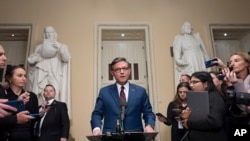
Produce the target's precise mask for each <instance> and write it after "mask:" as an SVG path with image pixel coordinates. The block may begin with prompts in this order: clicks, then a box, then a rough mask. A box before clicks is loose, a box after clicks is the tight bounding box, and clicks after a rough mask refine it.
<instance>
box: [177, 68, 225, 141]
mask: <svg viewBox="0 0 250 141" xmlns="http://www.w3.org/2000/svg"><path fill="white" fill-rule="evenodd" d="M190 86H191V88H192V90H193V91H208V93H209V114H208V115H207V117H206V118H204V119H201V120H199V121H197V120H193V119H190V118H189V116H190V115H191V114H192V112H191V111H192V109H189V108H188V107H187V109H185V110H183V111H182V113H181V118H182V123H183V126H184V127H185V128H187V129H189V131H188V132H187V134H186V135H185V136H184V139H183V141H211V140H213V141H227V134H226V131H225V127H224V124H225V112H226V111H225V103H224V100H223V98H222V96H221V95H220V94H219V92H218V90H217V89H216V87H215V85H214V83H213V80H212V77H211V76H210V74H209V73H208V72H204V71H201V72H195V73H193V74H192V75H191V81H190Z"/></svg>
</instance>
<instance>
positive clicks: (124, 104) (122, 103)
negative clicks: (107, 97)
mask: <svg viewBox="0 0 250 141" xmlns="http://www.w3.org/2000/svg"><path fill="white" fill-rule="evenodd" d="M120 104H121V106H125V107H127V106H128V103H127V102H126V101H121V102H120Z"/></svg>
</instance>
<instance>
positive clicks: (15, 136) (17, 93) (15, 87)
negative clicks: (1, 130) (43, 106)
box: [5, 66, 38, 141]
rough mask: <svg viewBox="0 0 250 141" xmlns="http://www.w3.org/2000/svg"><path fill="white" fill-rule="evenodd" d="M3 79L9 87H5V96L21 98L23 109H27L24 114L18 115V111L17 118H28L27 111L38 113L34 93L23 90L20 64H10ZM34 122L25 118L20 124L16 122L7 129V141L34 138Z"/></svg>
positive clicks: (24, 75)
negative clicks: (23, 104)
mask: <svg viewBox="0 0 250 141" xmlns="http://www.w3.org/2000/svg"><path fill="white" fill-rule="evenodd" d="M5 79H6V80H7V82H8V83H9V88H8V89H6V92H7V93H6V98H8V99H9V100H17V99H19V100H23V101H24V103H25V110H27V111H25V112H24V113H25V114H26V115H25V116H24V115H19V113H18V114H17V118H20V119H25V118H28V115H27V114H28V113H38V99H37V96H36V94H34V93H32V92H27V91H25V90H24V86H25V84H26V71H25V69H24V68H23V67H21V66H11V67H9V68H7V70H6V74H5ZM20 114H22V113H20ZM24 121H25V120H24ZM18 123H20V122H18ZM34 123H35V121H34V120H30V119H26V121H25V122H22V124H18V125H16V126H15V127H12V128H10V129H9V130H8V134H9V138H8V141H19V140H23V141H32V140H33V138H34V136H33V126H34Z"/></svg>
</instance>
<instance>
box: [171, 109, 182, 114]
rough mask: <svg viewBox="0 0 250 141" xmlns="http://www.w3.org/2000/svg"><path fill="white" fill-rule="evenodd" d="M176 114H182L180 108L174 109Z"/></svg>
mask: <svg viewBox="0 0 250 141" xmlns="http://www.w3.org/2000/svg"><path fill="white" fill-rule="evenodd" d="M172 110H173V111H174V112H176V113H177V114H180V113H181V111H182V110H181V109H179V108H174V109H172Z"/></svg>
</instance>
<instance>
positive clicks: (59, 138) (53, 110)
mask: <svg viewBox="0 0 250 141" xmlns="http://www.w3.org/2000/svg"><path fill="white" fill-rule="evenodd" d="M55 95H56V92H55V88H54V87H53V86H52V85H46V86H45V88H44V98H45V100H46V105H45V104H43V105H42V109H41V110H42V111H41V113H42V114H43V117H42V118H41V121H40V137H39V140H40V141H67V139H68V137H69V128H70V122H69V116H68V109H67V105H66V103H64V102H59V101H56V100H55Z"/></svg>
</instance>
